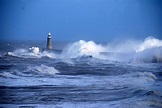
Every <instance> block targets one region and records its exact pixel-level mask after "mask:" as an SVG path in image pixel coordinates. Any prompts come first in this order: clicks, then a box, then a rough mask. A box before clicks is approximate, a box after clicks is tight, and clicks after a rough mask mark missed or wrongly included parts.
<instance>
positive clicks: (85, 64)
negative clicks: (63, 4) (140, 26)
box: [0, 38, 162, 108]
mask: <svg viewBox="0 0 162 108" xmlns="http://www.w3.org/2000/svg"><path fill="white" fill-rule="evenodd" d="M151 40H152V41H151ZM155 41H156V42H155ZM149 42H151V43H153V42H154V45H149ZM158 42H159V43H158ZM59 45H62V44H59ZM129 45H130V43H129ZM131 45H132V49H130V48H127V49H125V48H126V47H125V46H126V45H123V44H122V45H121V44H120V50H119V49H117V48H119V45H117V46H115V47H113V48H112V46H113V45H102V44H96V43H94V42H93V41H89V42H86V41H83V40H81V41H78V42H74V43H71V44H69V45H67V46H64V47H63V48H64V49H63V51H62V53H61V54H58V53H55V52H49V51H44V52H42V51H41V48H42V47H43V44H42V43H31V42H26V43H23V44H22V43H9V42H1V49H0V95H1V97H0V103H1V104H0V107H4V108H6V107H7V108H17V107H18V108H24V107H25V108H26V107H29V108H40V107H41V108H45V107H47V108H51V107H65V108H73V107H76V108H78V107H79V108H82V107H85V108H86V107H87V108H139V107H141V108H161V107H162V64H161V58H162V55H161V54H162V48H161V46H162V44H161V40H158V39H156V40H155V39H154V40H153V39H150V38H149V39H146V40H145V41H144V42H142V43H141V44H138V45H139V46H134V44H131ZM142 45H143V47H142ZM18 46H19V47H18ZM32 46H35V47H32ZM4 47H5V48H6V49H5V48H4ZM59 48H60V47H59ZM110 48H111V49H110ZM121 48H123V50H121ZM112 49H114V50H112ZM113 51H114V52H113ZM122 51H124V52H125V53H123V52H122Z"/></svg>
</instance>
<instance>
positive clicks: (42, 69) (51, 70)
mask: <svg viewBox="0 0 162 108" xmlns="http://www.w3.org/2000/svg"><path fill="white" fill-rule="evenodd" d="M25 71H26V72H36V73H38V74H39V73H42V74H50V75H53V74H56V73H59V71H58V70H57V69H55V68H54V67H50V66H46V65H40V66H34V67H33V66H28V67H27V69H26V70H25Z"/></svg>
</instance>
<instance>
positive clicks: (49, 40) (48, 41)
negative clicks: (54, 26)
mask: <svg viewBox="0 0 162 108" xmlns="http://www.w3.org/2000/svg"><path fill="white" fill-rule="evenodd" d="M46 49H48V50H51V49H52V37H51V33H48V37H47V48H46Z"/></svg>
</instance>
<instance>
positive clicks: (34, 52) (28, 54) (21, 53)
mask: <svg viewBox="0 0 162 108" xmlns="http://www.w3.org/2000/svg"><path fill="white" fill-rule="evenodd" d="M6 55H8V56H15V57H21V58H41V57H48V58H56V55H55V54H54V53H52V52H48V51H43V52H40V50H39V47H31V48H29V49H28V50H27V49H16V50H14V51H13V52H7V54H6Z"/></svg>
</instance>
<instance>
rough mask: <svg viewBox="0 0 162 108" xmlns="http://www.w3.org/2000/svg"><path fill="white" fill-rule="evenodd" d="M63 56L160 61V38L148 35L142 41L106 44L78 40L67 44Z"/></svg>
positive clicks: (122, 60) (161, 42)
mask: <svg viewBox="0 0 162 108" xmlns="http://www.w3.org/2000/svg"><path fill="white" fill-rule="evenodd" d="M62 57H64V58H78V57H93V58H97V59H103V60H110V61H121V62H136V63H137V62H162V40H159V39H156V38H153V37H148V38H146V39H145V40H144V41H143V42H139V41H135V40H133V41H126V42H124V43H112V44H108V45H101V44H96V43H95V42H93V41H84V40H80V41H77V42H74V43H72V44H71V45H69V46H67V47H66V48H65V49H64V50H63V52H62Z"/></svg>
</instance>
